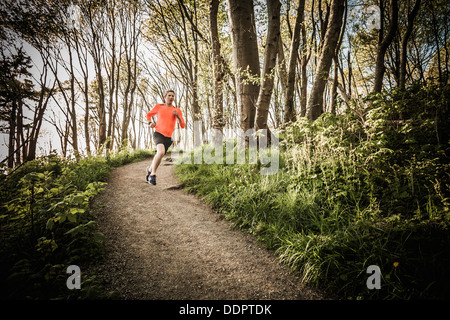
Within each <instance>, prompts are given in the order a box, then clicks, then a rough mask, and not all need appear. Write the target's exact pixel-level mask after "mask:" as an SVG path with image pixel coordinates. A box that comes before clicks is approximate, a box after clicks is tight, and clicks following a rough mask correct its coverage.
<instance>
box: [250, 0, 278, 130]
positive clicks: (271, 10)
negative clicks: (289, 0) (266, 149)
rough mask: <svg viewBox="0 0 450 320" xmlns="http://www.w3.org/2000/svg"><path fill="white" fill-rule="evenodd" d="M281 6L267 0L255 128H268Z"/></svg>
mask: <svg viewBox="0 0 450 320" xmlns="http://www.w3.org/2000/svg"><path fill="white" fill-rule="evenodd" d="M280 8H281V3H280V1H279V0H267V15H268V19H269V21H268V26H267V40H266V47H265V51H264V65H263V72H262V81H261V88H260V90H259V96H258V101H257V103H256V121H255V129H256V130H259V129H266V128H267V117H268V114H269V106H270V100H271V97H272V91H273V83H274V80H273V79H274V75H273V72H272V71H273V68H275V65H276V62H277V51H278V45H279V41H278V38H279V37H280Z"/></svg>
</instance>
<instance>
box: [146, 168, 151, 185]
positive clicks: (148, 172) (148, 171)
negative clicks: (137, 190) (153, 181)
mask: <svg viewBox="0 0 450 320" xmlns="http://www.w3.org/2000/svg"><path fill="white" fill-rule="evenodd" d="M150 173H151V172H150V167H147V175H146V176H145V181H147V182H148V178H149V177H150Z"/></svg>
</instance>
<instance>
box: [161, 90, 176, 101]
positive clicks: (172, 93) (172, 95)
mask: <svg viewBox="0 0 450 320" xmlns="http://www.w3.org/2000/svg"><path fill="white" fill-rule="evenodd" d="M164 99H165V100H166V103H169V104H172V102H173V100H175V91H173V90H172V89H169V90H167V91H166V92H165V93H164Z"/></svg>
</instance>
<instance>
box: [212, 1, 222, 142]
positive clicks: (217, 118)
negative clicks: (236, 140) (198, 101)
mask: <svg viewBox="0 0 450 320" xmlns="http://www.w3.org/2000/svg"><path fill="white" fill-rule="evenodd" d="M209 9H210V10H209V28H210V38H211V46H212V56H213V75H214V108H213V116H212V124H211V126H212V128H213V129H216V130H219V131H220V132H222V130H223V127H224V121H223V77H224V71H223V64H222V56H221V55H220V41H219V31H218V29H217V13H218V10H219V0H211V1H210V2H209ZM213 139H214V141H213V143H214V145H215V144H216V143H221V141H216V140H218V139H220V137H213Z"/></svg>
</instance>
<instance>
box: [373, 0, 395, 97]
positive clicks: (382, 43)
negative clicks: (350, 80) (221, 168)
mask: <svg viewBox="0 0 450 320" xmlns="http://www.w3.org/2000/svg"><path fill="white" fill-rule="evenodd" d="M383 11H384V9H383V0H380V13H381V16H380V19H381V26H383V24H384V23H383V19H384V17H383V16H384V14H383ZM390 16H391V17H390V18H391V23H390V26H389V31H388V33H387V35H386V37H385V38H384V39H383V28H381V29H380V31H379V41H378V48H377V58H376V64H375V80H374V85H373V92H381V89H382V88H383V77H384V72H385V70H386V67H385V65H384V56H385V55H386V51H387V49H388V47H389V45H390V44H391V43H392V40H393V39H394V36H395V33H396V31H397V25H398V3H397V0H391V9H390Z"/></svg>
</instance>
